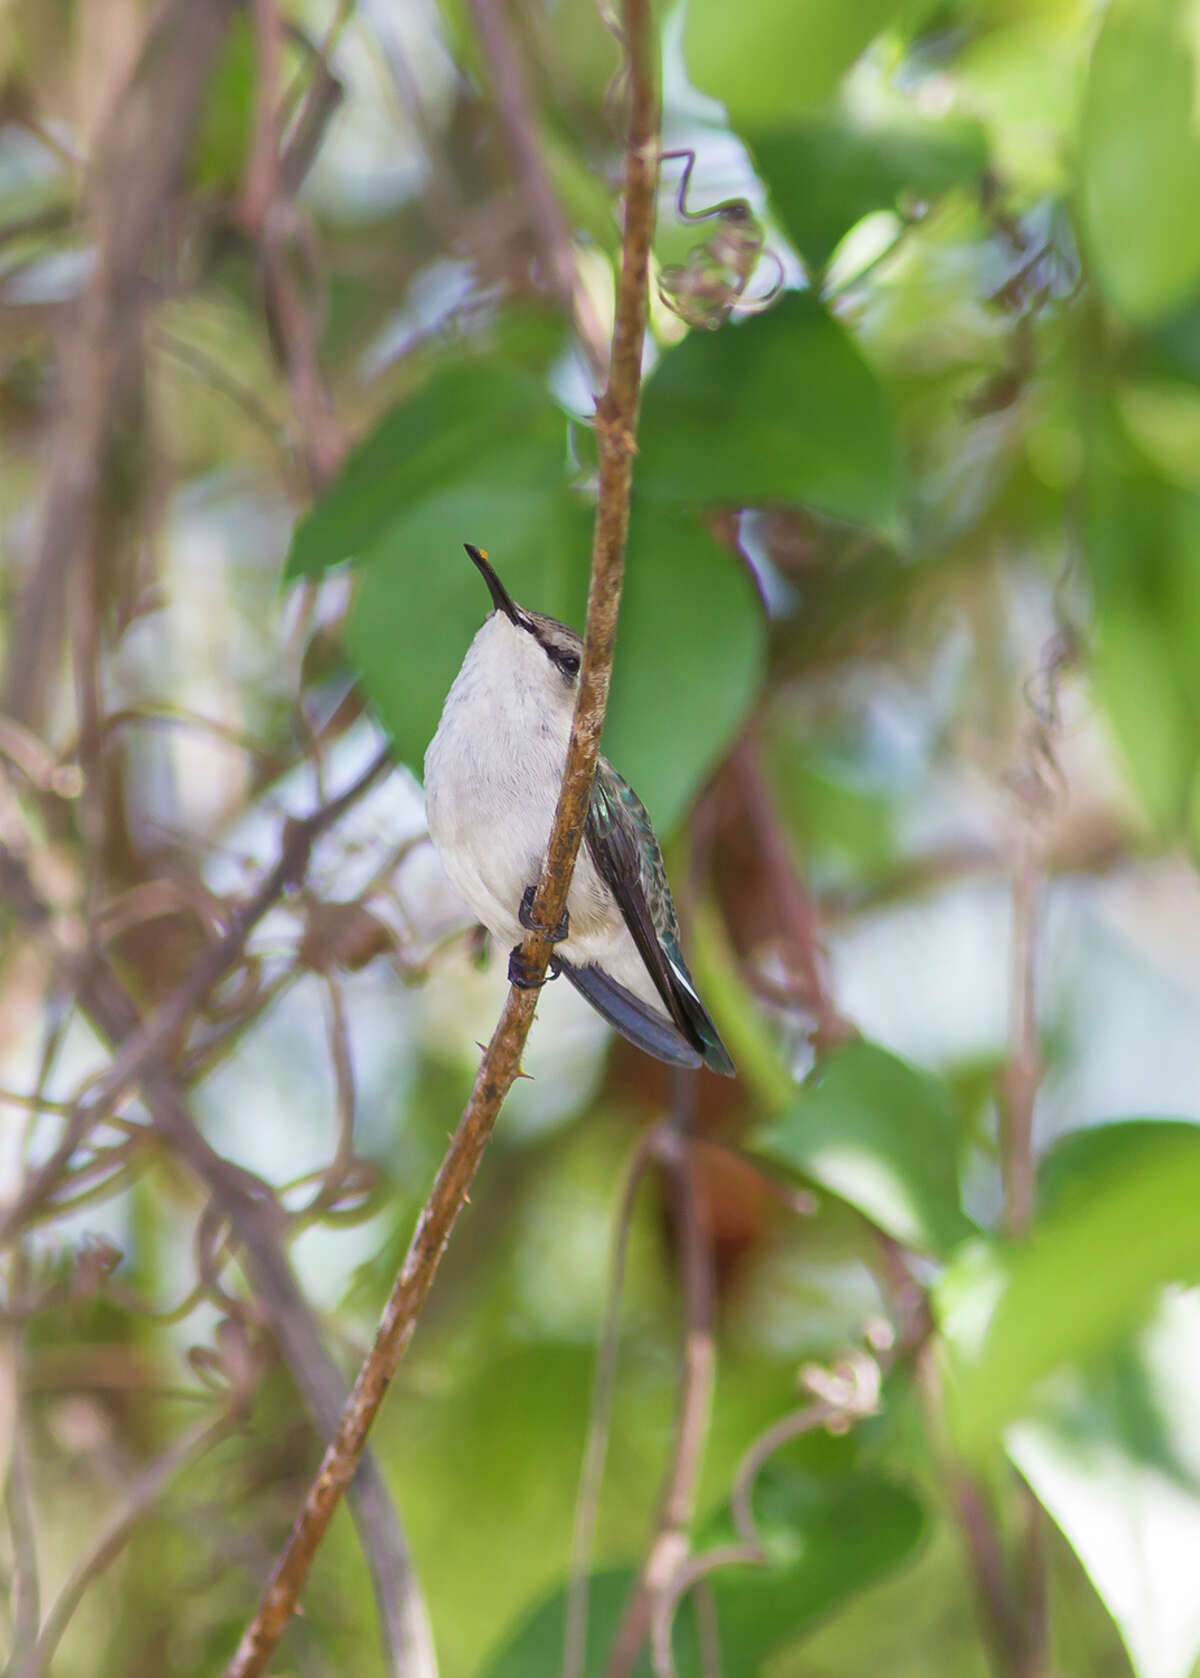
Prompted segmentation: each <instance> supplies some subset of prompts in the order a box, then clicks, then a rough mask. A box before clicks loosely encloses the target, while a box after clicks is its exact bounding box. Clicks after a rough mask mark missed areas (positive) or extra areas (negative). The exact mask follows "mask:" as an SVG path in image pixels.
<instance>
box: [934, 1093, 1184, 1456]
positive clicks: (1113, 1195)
mask: <svg viewBox="0 0 1200 1678" xmlns="http://www.w3.org/2000/svg"><path fill="white" fill-rule="evenodd" d="M1065 1146H1066V1147H1067V1148H1068V1149H1069V1153H1068V1155H1067V1157H1066V1163H1065V1165H1064V1164H1062V1163H1057V1162H1056V1153H1057V1151H1056V1152H1055V1153H1052V1154H1051V1155H1050V1156H1049V1157H1048V1161H1047V1164H1046V1166H1045V1167H1044V1173H1045V1176H1046V1181H1047V1182H1048V1183H1049V1185H1050V1187H1049V1190H1048V1194H1047V1209H1046V1210H1045V1212H1044V1213H1039V1216H1038V1218H1037V1220H1036V1222H1035V1224H1034V1227H1033V1229H1032V1231H1031V1233H1030V1236H1029V1239H1028V1240H1027V1241H1026V1242H1025V1243H1024V1244H1023V1245H1022V1246H1020V1247H1018V1248H1015V1249H1013V1250H1011V1251H1010V1252H1009V1253H1008V1254H1007V1257H1006V1261H1005V1262H1004V1264H1003V1268H1002V1270H1001V1271H1000V1272H999V1273H997V1272H996V1271H995V1270H992V1271H991V1272H987V1271H980V1272H979V1274H980V1276H981V1277H982V1287H983V1288H984V1290H985V1293H986V1297H984V1295H981V1312H982V1313H983V1314H984V1315H986V1316H987V1318H988V1320H987V1326H986V1329H985V1330H984V1332H983V1333H982V1334H981V1335H979V1336H978V1342H977V1345H976V1347H975V1348H974V1349H972V1348H970V1347H966V1348H964V1352H965V1355H964V1357H963V1359H962V1369H961V1379H960V1382H959V1385H958V1388H957V1391H956V1394H955V1403H954V1409H955V1416H956V1422H957V1429H958V1432H959V1434H960V1437H961V1439H962V1441H963V1443H964V1444H965V1445H966V1446H967V1447H968V1448H969V1449H976V1448H980V1447H982V1446H984V1445H986V1444H989V1443H990V1442H991V1441H993V1440H994V1439H995V1437H996V1435H997V1434H998V1433H999V1432H1000V1431H1001V1429H1003V1428H1004V1427H1005V1426H1006V1425H1007V1424H1008V1423H1009V1422H1010V1421H1012V1420H1013V1419H1014V1418H1015V1417H1016V1416H1018V1415H1020V1414H1021V1413H1022V1412H1023V1410H1024V1409H1025V1408H1026V1407H1027V1405H1028V1404H1029V1402H1030V1398H1031V1393H1032V1389H1033V1388H1034V1386H1035V1385H1036V1384H1037V1383H1038V1382H1039V1381H1041V1380H1042V1379H1043V1378H1044V1377H1045V1376H1047V1375H1048V1374H1050V1373H1051V1372H1052V1371H1054V1370H1055V1369H1058V1368H1060V1367H1062V1366H1063V1365H1065V1364H1077V1363H1079V1362H1081V1361H1082V1360H1084V1359H1086V1358H1089V1357H1092V1356H1094V1355H1096V1354H1097V1353H1100V1352H1103V1351H1104V1350H1105V1349H1106V1348H1109V1347H1111V1346H1112V1345H1113V1344H1114V1343H1115V1342H1116V1341H1118V1340H1119V1339H1120V1338H1121V1337H1122V1336H1124V1335H1125V1334H1126V1333H1128V1332H1129V1330H1130V1329H1131V1328H1132V1327H1133V1326H1134V1325H1135V1324H1136V1323H1137V1322H1138V1321H1139V1319H1140V1318H1144V1316H1145V1314H1146V1312H1147V1311H1148V1310H1149V1309H1150V1307H1151V1305H1152V1303H1153V1301H1154V1300H1155V1298H1156V1297H1157V1295H1158V1293H1159V1291H1160V1290H1161V1289H1162V1288H1163V1287H1164V1286H1165V1285H1166V1284H1167V1283H1168V1282H1174V1281H1185V1282H1191V1281H1194V1280H1196V1279H1197V1278H1200V1219H1197V1217H1196V1207H1197V1205H1200V1125H1189V1124H1186V1123H1183V1122H1167V1121H1162V1120H1154V1121H1146V1120H1136V1119H1131V1120H1126V1121H1122V1123H1121V1124H1120V1125H1119V1126H1116V1125H1104V1126H1097V1127H1093V1128H1090V1129H1088V1130H1086V1131H1083V1132H1080V1133H1079V1134H1078V1136H1075V1137H1072V1138H1071V1140H1070V1142H1069V1144H1066V1145H1065ZM1067 1175H1069V1176H1070V1179H1071V1181H1070V1184H1069V1185H1068V1184H1067V1182H1066V1181H1065V1178H1066V1176H1067ZM1076 1185H1078V1187H1076ZM958 1280H959V1281H961V1280H962V1279H961V1278H960V1279H958ZM948 1285H954V1286H955V1289H956V1297H957V1295H958V1294H959V1293H961V1291H962V1289H961V1288H959V1287H958V1286H957V1283H954V1284H951V1283H950V1281H949V1278H948ZM959 1303H960V1304H961V1300H960V1302H959Z"/></svg>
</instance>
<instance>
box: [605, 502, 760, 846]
mask: <svg viewBox="0 0 1200 1678" xmlns="http://www.w3.org/2000/svg"><path fill="white" fill-rule="evenodd" d="M765 650H766V623H765V619H764V615H763V610H762V605H761V603H760V601H759V598H758V595H757V593H756V591H755V588H754V585H753V583H752V581H751V579H750V576H749V574H748V573H747V571H746V570H745V568H744V567H743V566H742V565H740V564H739V563H738V562H737V561H736V560H735V559H733V558H732V557H731V555H730V554H729V553H728V552H727V551H726V550H725V549H724V548H722V547H720V546H719V544H718V543H717V542H715V541H714V540H713V538H712V537H711V536H710V535H709V533H708V531H707V530H705V529H704V527H703V525H701V524H700V522H699V521H698V520H696V519H694V518H691V517H688V516H686V515H684V514H682V513H678V512H675V511H672V510H669V509H667V508H663V507H657V506H653V505H647V504H645V503H643V502H642V501H641V500H637V501H635V504H634V509H633V518H632V521H631V523H630V530H629V553H628V561H627V576H626V585H625V594H624V598H623V601H622V605H621V625H620V632H619V634H618V637H617V654H616V662H615V665H614V669H613V687H612V697H611V701H610V704H609V710H608V722H607V725H606V727H605V730H604V750H605V753H606V754H607V755H608V756H609V757H610V758H611V759H612V761H613V763H614V764H615V765H616V766H617V768H618V769H619V770H620V771H621V773H622V775H624V776H625V778H626V780H627V781H629V783H630V784H631V786H633V787H635V788H636V789H637V792H638V794H639V796H640V797H641V798H642V800H643V802H644V803H645V805H646V808H647V809H648V810H649V811H650V814H651V816H652V817H653V818H654V821H655V823H656V824H657V826H658V828H659V831H660V832H664V833H665V832H667V831H669V830H670V829H671V828H672V827H674V826H675V824H676V823H677V822H678V820H679V818H680V817H681V816H682V815H683V812H684V810H685V809H686V808H687V805H688V804H689V802H690V801H691V799H692V797H693V795H694V794H695V792H696V791H697V789H698V787H699V786H700V784H701V782H702V781H703V780H704V778H705V777H706V776H707V774H708V773H709V771H710V770H711V769H712V768H713V767H714V765H715V764H716V762H717V760H718V758H719V757H720V755H721V753H722V752H723V750H724V749H725V747H726V746H727V745H728V744H729V743H730V741H731V740H732V739H733V736H734V734H735V733H736V732H737V730H738V728H739V727H740V725H741V723H742V722H743V720H744V719H745V716H746V713H747V712H748V710H749V709H750V706H751V705H752V704H753V702H754V699H755V697H756V695H757V692H758V686H759V681H760V679H761V675H762V669H763V661H764V656H765Z"/></svg>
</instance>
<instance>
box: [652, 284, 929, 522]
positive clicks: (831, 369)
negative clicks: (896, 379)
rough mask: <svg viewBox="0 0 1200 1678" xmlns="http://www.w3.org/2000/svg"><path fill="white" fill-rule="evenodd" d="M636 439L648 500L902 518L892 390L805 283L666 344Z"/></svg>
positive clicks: (867, 518) (873, 519) (861, 517)
mask: <svg viewBox="0 0 1200 1678" xmlns="http://www.w3.org/2000/svg"><path fill="white" fill-rule="evenodd" d="M716 439H719V445H718V444H716V443H715V440H716ZM639 446H640V450H641V453H640V457H639V470H638V491H639V494H641V495H642V496H644V497H645V498H646V499H648V500H655V501H665V502H671V503H675V504H681V505H685V506H687V505H691V506H706V505H708V506H712V505H724V506H733V507H744V506H756V505H760V504H762V503H764V502H793V503H807V504H808V505H811V506H813V507H818V508H820V509H822V510H823V511H825V512H827V513H833V514H835V515H836V516H838V517H840V518H845V519H850V520H853V521H854V522H856V523H861V524H867V525H873V526H875V527H890V525H891V524H892V522H893V520H894V518H895V512H896V493H897V464H896V443H895V437H894V435H893V429H892V415H891V410H890V407H889V404H888V401H887V398H886V396H885V394H884V391H883V388H882V386H881V385H880V383H879V381H878V379H877V378H876V377H875V374H874V373H873V372H872V371H871V369H870V368H869V367H868V366H867V364H866V362H865V361H864V360H863V358H862V356H861V354H860V353H859V350H858V347H857V345H856V344H855V343H854V340H853V339H852V338H851V337H850V336H849V334H848V333H847V332H846V331H845V330H844V329H843V328H842V327H841V326H839V325H838V324H837V322H836V321H834V320H833V319H832V318H831V316H830V315H829V314H828V313H827V312H826V310H824V309H823V308H822V307H821V305H820V304H819V303H818V302H817V301H816V300H815V299H814V298H813V297H812V296H810V295H808V294H801V293H795V292H792V293H789V294H788V295H786V296H785V297H784V298H783V300H782V301H781V302H780V303H778V304H777V305H776V306H775V307H774V308H773V309H770V310H768V311H767V313H765V314H762V315H758V316H756V317H754V318H753V319H751V320H748V321H744V322H742V323H740V324H739V325H730V326H726V327H724V328H722V330H721V331H720V332H692V333H689V335H688V337H687V338H685V339H684V341H683V343H682V344H680V345H679V346H678V347H677V348H676V349H673V350H671V351H670V352H669V353H668V354H666V355H664V356H663V359H662V361H661V363H660V365H659V366H658V368H657V369H656V370H655V373H654V376H653V377H652V379H651V380H650V383H649V385H648V386H647V389H646V397H645V403H644V406H643V412H642V427H641V433H640V438H639Z"/></svg>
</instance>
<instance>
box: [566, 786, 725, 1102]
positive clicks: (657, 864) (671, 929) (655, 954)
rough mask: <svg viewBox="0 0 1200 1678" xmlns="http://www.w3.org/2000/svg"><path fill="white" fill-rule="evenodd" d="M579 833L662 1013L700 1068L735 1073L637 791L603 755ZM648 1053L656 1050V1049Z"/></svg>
mask: <svg viewBox="0 0 1200 1678" xmlns="http://www.w3.org/2000/svg"><path fill="white" fill-rule="evenodd" d="M584 837H585V839H586V840H587V846H588V850H589V852H590V854H591V857H592V861H593V862H594V863H595V865H596V868H597V870H598V871H599V873H600V876H601V878H602V879H603V880H604V881H605V883H606V884H607V885H608V887H609V889H610V891H611V892H612V894H613V896H614V897H615V898H616V900H617V904H618V906H619V907H620V910H621V913H622V915H623V916H624V917H625V924H626V926H627V927H628V928H629V931H630V933H631V934H632V937H633V941H634V943H635V944H636V945H637V949H638V953H639V954H640V956H641V958H642V960H643V961H644V962H645V964H646V969H647V971H648V972H649V974H650V977H651V978H652V979H653V981H654V986H655V989H656V990H657V991H658V994H659V995H660V996H661V997H662V1000H663V1006H664V1007H665V1008H666V1010H667V1013H668V1014H669V1016H670V1017H671V1019H672V1020H673V1021H674V1022H675V1024H676V1026H677V1027H678V1028H679V1031H680V1033H681V1034H682V1036H683V1038H684V1039H685V1041H686V1042H688V1043H690V1044H691V1045H692V1047H693V1048H694V1049H695V1050H696V1051H697V1052H698V1054H699V1055H700V1056H701V1058H702V1059H703V1060H704V1062H705V1063H706V1065H708V1066H710V1067H711V1068H712V1069H713V1071H714V1072H723V1073H725V1074H726V1075H727V1076H729V1077H732V1076H734V1065H733V1061H732V1060H731V1059H730V1056H729V1051H728V1050H727V1049H726V1047H725V1045H724V1043H722V1041H721V1037H720V1033H719V1032H718V1031H717V1028H716V1026H715V1024H714V1023H713V1020H712V1017H711V1015H710V1014H709V1012H708V1009H707V1008H706V1007H705V1006H704V1004H703V1002H701V1000H700V997H699V994H698V993H697V990H696V986H695V984H694V982H693V980H692V976H691V974H690V973H689V972H688V969H687V963H686V962H685V961H684V959H683V951H682V949H681V948H680V944H679V922H678V921H677V919H676V917H675V905H674V903H673V902H672V901H671V888H670V887H669V886H668V884H667V871H666V869H665V868H664V867H663V859H662V852H661V851H660V850H659V848H658V840H657V839H656V838H655V836H654V829H653V828H652V827H651V825H650V817H649V816H648V815H647V814H646V810H645V806H644V805H643V803H642V801H641V799H640V798H639V797H638V795H637V793H635V792H634V790H633V788H632V787H631V786H629V784H628V783H627V782H626V781H624V780H622V779H621V777H620V775H618V774H617V772H616V770H615V769H614V768H613V766H612V764H611V763H609V762H608V760H607V758H603V757H602V758H601V759H600V760H599V762H598V763H597V765H596V780H595V783H594V785H593V788H592V805H591V809H590V810H589V812H588V819H587V825H586V827H585V829H584ZM651 1052H652V1053H661V1049H660V1050H652V1051H651ZM667 1058H671V1057H667Z"/></svg>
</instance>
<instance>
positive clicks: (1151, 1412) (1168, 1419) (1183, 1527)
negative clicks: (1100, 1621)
mask: <svg viewBox="0 0 1200 1678" xmlns="http://www.w3.org/2000/svg"><path fill="white" fill-rule="evenodd" d="M1104 1128H1105V1129H1112V1130H1114V1131H1124V1130H1125V1129H1126V1128H1127V1127H1126V1126H1106V1127H1104ZM1198 1384H1200V1298H1198V1297H1197V1295H1196V1294H1195V1293H1186V1294H1176V1293H1171V1294H1168V1295H1167V1296H1166V1298H1164V1299H1163V1301H1162V1302H1161V1304H1160V1306H1159V1308H1158V1311H1157V1313H1156V1315H1155V1317H1154V1319H1153V1321H1152V1322H1151V1323H1150V1325H1149V1326H1148V1327H1147V1328H1146V1330H1145V1331H1144V1332H1143V1333H1142V1334H1140V1335H1139V1336H1138V1337H1137V1339H1136V1341H1135V1342H1134V1343H1133V1344H1131V1345H1130V1346H1127V1347H1123V1348H1122V1349H1121V1350H1120V1351H1118V1352H1117V1353H1116V1354H1115V1355H1114V1356H1113V1357H1112V1358H1111V1359H1110V1360H1109V1361H1108V1362H1106V1363H1105V1364H1104V1365H1103V1366H1102V1367H1101V1368H1099V1369H1097V1368H1092V1369H1089V1371H1088V1374H1087V1378H1086V1380H1085V1379H1084V1378H1083V1377H1081V1376H1078V1375H1074V1376H1070V1377H1066V1378H1063V1379H1061V1380H1060V1381H1059V1382H1057V1383H1056V1385H1055V1389H1054V1392H1053V1394H1052V1396H1051V1397H1050V1399H1049V1403H1048V1407H1047V1414H1045V1415H1044V1416H1040V1417H1039V1418H1038V1419H1036V1420H1033V1421H1028V1422H1022V1423H1020V1424H1018V1425H1017V1426H1016V1427H1014V1428H1013V1429H1012V1430H1011V1432H1010V1435H1009V1454H1010V1455H1011V1456H1012V1458H1013V1460H1014V1461H1015V1462H1016V1464H1017V1467H1018V1468H1019V1469H1020V1470H1021V1473H1022V1474H1023V1475H1024V1476H1025V1479H1026V1480H1027V1481H1028V1482H1029V1484H1030V1485H1031V1486H1032V1487H1033V1489H1034V1491H1035V1492H1036V1494H1037V1496H1038V1498H1039V1499H1040V1500H1041V1502H1042V1503H1043V1504H1044V1505H1045V1507H1046V1508H1047V1509H1048V1510H1049V1511H1050V1514H1051V1515H1052V1516H1053V1517H1054V1519H1055V1521H1056V1522H1057V1523H1058V1525H1059V1526H1060V1527H1061V1528H1062V1531H1063V1533H1064V1534H1065V1535H1066V1537H1067V1539H1068V1540H1069V1542H1070V1543H1071V1545H1072V1547H1073V1548H1074V1550H1075V1551H1076V1553H1077V1554H1078V1556H1079V1559H1080V1561H1081V1562H1082V1563H1083V1565H1084V1567H1085V1568H1086V1570H1087V1572H1088V1574H1089V1576H1090V1578H1091V1580H1092V1583H1093V1584H1094V1585H1095V1587H1096V1591H1097V1593H1098V1594H1099V1596H1100V1598H1101V1600H1102V1601H1103V1602H1104V1604H1105V1606H1106V1607H1107V1608H1108V1611H1109V1613H1110V1614H1111V1615H1112V1617H1113V1619H1114V1621H1115V1622H1116V1624H1117V1627H1118V1628H1119V1630H1120V1632H1121V1636H1122V1637H1123V1638H1124V1640H1125V1646H1126V1648H1127V1649H1128V1651H1129V1658H1130V1660H1131V1662H1132V1663H1133V1667H1134V1670H1135V1671H1136V1672H1137V1673H1138V1675H1139V1678H1188V1674H1189V1673H1191V1671H1192V1669H1193V1667H1194V1665H1195V1662H1196V1658H1197V1656H1200V1595H1198V1594H1197V1592H1196V1589H1195V1558H1196V1556H1197V1554H1200V1428H1198V1426H1197V1419H1196V1390H1197V1385H1198Z"/></svg>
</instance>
